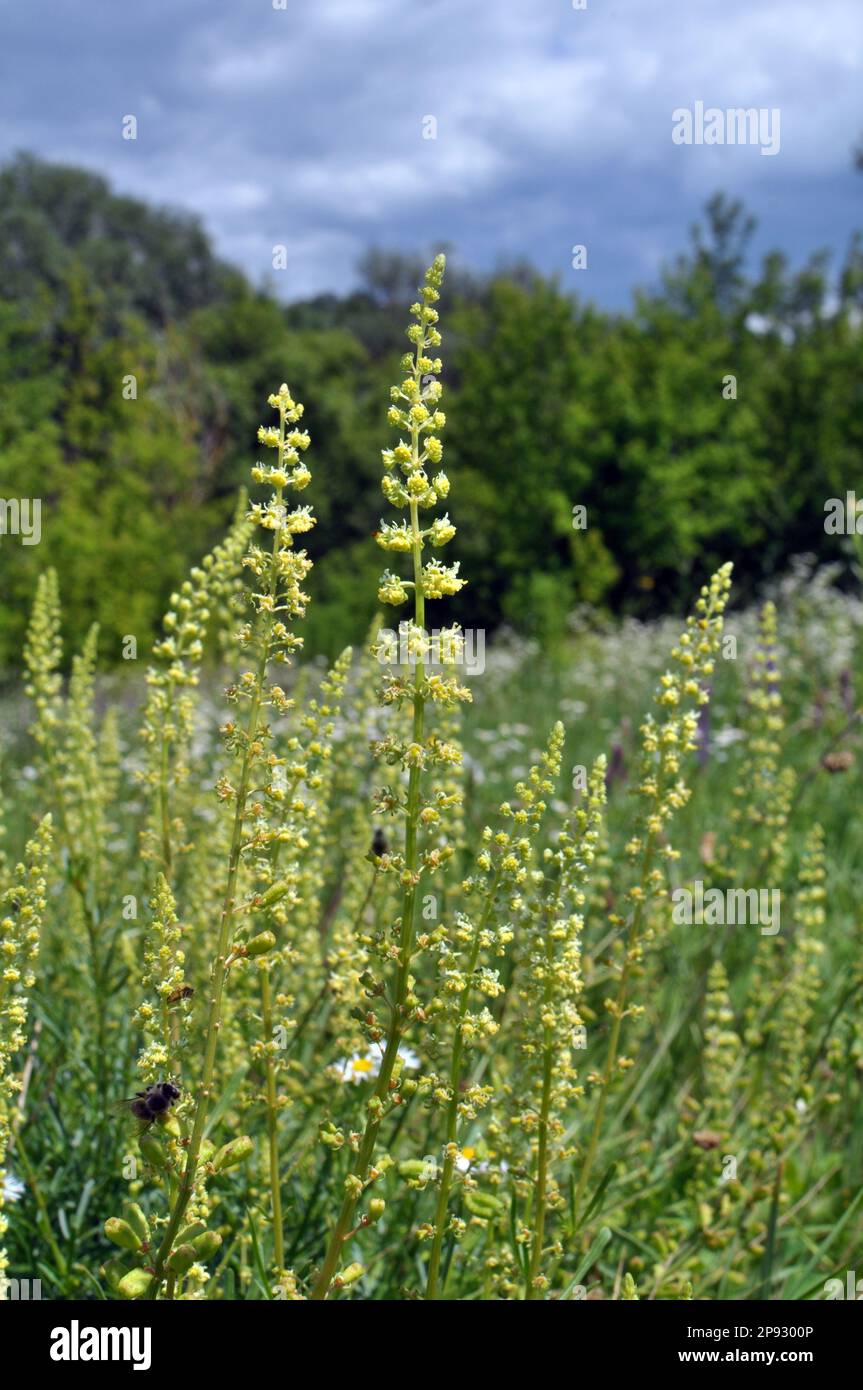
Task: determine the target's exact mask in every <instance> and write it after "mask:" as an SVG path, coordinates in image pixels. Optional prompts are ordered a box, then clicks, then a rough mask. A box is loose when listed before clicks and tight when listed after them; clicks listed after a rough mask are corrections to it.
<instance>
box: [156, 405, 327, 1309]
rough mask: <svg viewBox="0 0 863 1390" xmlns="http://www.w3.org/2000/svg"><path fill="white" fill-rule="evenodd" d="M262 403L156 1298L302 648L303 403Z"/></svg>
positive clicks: (187, 1179) (194, 1151) (176, 1223)
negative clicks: (256, 806) (219, 895)
mask: <svg viewBox="0 0 863 1390" xmlns="http://www.w3.org/2000/svg"><path fill="white" fill-rule="evenodd" d="M269 404H270V405H271V406H272V408H273V409H274V410H277V411H278V413H279V424H278V427H268V428H264V427H261V429H260V430H259V431H258V438H259V440H260V442H261V443H262V444H264V445H265V446H266V447H268V448H271V449H274V450H275V451H276V461H275V463H274V464H272V465H264V464H260V463H259V464H257V465H256V466H255V468H254V469H253V470H252V477H253V479H254V481H255V482H257V483H266V484H269V485H270V486H271V487H272V489H273V491H272V493H271V495H270V498H269V500H268V501H267V502H266V503H260V502H256V503H254V504H253V505H252V507H251V509H250V512H249V518H250V520H251V521H252V522H253V523H254V525H255V526H256V527H258V528H260V529H262V530H264V531H266V532H269V533H270V534H271V535H272V544H271V546H270V547H269V549H264V548H263V547H262V546H259V545H257V544H252V545H250V547H249V550H248V552H247V554H246V557H245V560H244V564H245V565H246V567H247V568H248V569H249V570H250V572H251V574H252V577H253V592H252V594H251V603H252V607H253V609H254V618H253V619H252V620H251V621H248V622H246V623H245V624H244V626H243V629H242V632H241V643H242V646H243V648H244V649H245V650H247V651H248V652H249V653H250V655H251V657H252V665H251V669H249V670H246V671H244V672H243V673H242V674H241V676H240V678H239V680H238V681H237V683H236V684H235V685H233V686H231V687H230V688H229V689H228V691H227V696H228V699H229V700H230V701H231V702H232V703H234V704H237V705H241V704H242V705H245V707H246V710H247V713H246V717H245V720H244V721H243V722H242V723H238V722H235V721H234V720H230V721H229V722H228V723H227V724H226V725H225V726H224V728H223V730H222V732H223V735H224V738H225V744H226V747H227V749H228V751H229V752H230V753H231V754H232V755H233V756H234V758H235V759H236V762H237V767H238V776H237V780H236V785H234V783H233V782H232V781H231V780H230V778H228V777H227V776H226V777H222V778H221V779H220V781H219V784H218V787H217V792H218V795H219V799H220V800H221V801H222V802H223V803H224V804H227V805H229V806H233V817H232V832H231V846H230V853H229V857H228V868H227V881H226V884H225V892H224V897H223V902H222V908H221V914H220V920H219V932H218V941H217V945H216V950H215V954H214V957H213V961H212V966H211V972H210V1007H209V1014H208V1018H207V1032H206V1042H205V1048H204V1062H203V1068H202V1072H201V1078H200V1083H199V1085H198V1090H197V1098H196V1102H195V1108H194V1114H193V1118H192V1127H191V1135H190V1137H189V1142H188V1148H187V1150H186V1163H185V1168H184V1171H183V1176H182V1179H181V1181H180V1183H179V1185H178V1188H177V1192H176V1196H175V1198H174V1202H173V1205H172V1209H171V1213H170V1217H169V1219H168V1223H167V1226H166V1229H165V1233H164V1236H163V1238H162V1242H161V1244H160V1246H159V1249H158V1251H157V1254H156V1258H155V1261H154V1266H153V1277H152V1281H151V1283H150V1285H149V1288H148V1294H149V1296H150V1297H155V1296H157V1294H158V1291H159V1288H160V1286H161V1283H162V1280H163V1278H164V1275H165V1269H166V1264H167V1262H168V1259H169V1257H170V1255H171V1251H172V1247H173V1245H174V1241H175V1238H176V1236H177V1233H178V1231H179V1230H180V1227H181V1224H182V1221H183V1217H184V1215H185V1212H186V1208H187V1206H188V1204H189V1201H190V1199H191V1197H192V1194H193V1191H194V1188H195V1180H196V1175H197V1171H198V1161H199V1157H200V1153H201V1145H202V1143H203V1139H204V1131H205V1128H206V1124H207V1117H208V1115H209V1112H210V1103H211V1099H212V1088H213V1081H214V1077H215V1067H216V1052H217V1048H218V1040H219V1029H220V1027H221V1022H222V996H223V993H224V989H225V982H226V980H227V976H228V971H229V969H230V966H231V964H232V963H233V962H234V961H236V960H239V959H242V958H243V957H244V956H248V955H256V954H258V945H259V943H258V942H256V941H255V940H254V939H253V940H252V941H248V940H247V928H246V927H245V925H244V924H243V923H242V921H241V919H240V918H239V913H238V893H239V880H240V874H241V867H242V864H243V860H244V856H245V855H247V853H248V852H249V850H250V848H251V849H258V848H260V845H261V839H262V834H263V832H261V831H257V832H256V834H255V835H252V836H251V837H250V832H249V826H248V820H249V806H248V802H249V798H250V796H251V795H252V791H253V785H252V784H253V777H254V775H255V774H256V773H257V772H259V771H261V770H263V773H264V775H265V776H266V775H267V772H268V770H271V769H272V765H273V760H274V755H272V754H271V753H269V752H268V751H267V746H268V744H269V742H270V739H271V730H270V727H269V725H268V724H267V723H266V721H265V718H264V711H265V710H267V709H273V710H275V711H276V713H282V712H283V711H284V709H285V708H286V707H287V698H286V696H285V693H284V691H283V689H282V687H281V686H280V685H277V684H274V683H271V682H270V679H269V668H270V665H271V663H274V664H285V663H287V662H288V661H289V660H290V656H291V654H292V653H293V652H294V651H296V650H297V648H298V647H300V646H301V645H302V639H301V638H299V637H297V636H295V635H294V634H293V633H292V632H291V631H290V629H289V627H288V623H290V622H293V621H294V620H295V619H297V618H299V617H301V616H302V615H303V613H304V612H305V604H306V595H305V594H304V593H303V591H302V589H301V587H300V586H301V584H302V582H303V580H304V579H305V577H306V575H307V574H308V571H309V569H310V568H311V560H310V559H309V558H308V555H307V554H306V552H305V551H304V550H297V549H296V548H295V545H294V537H295V536H297V535H300V534H302V533H303V532H305V531H308V530H310V528H311V527H312V526H313V525H314V518H313V517H312V515H311V511H310V509H309V508H308V507H296V508H294V509H293V510H292V511H288V509H287V507H286V505H285V502H284V495H285V491H286V489H289V488H293V489H295V490H297V491H300V490H302V489H304V488H305V487H307V486H308V484H309V482H310V481H311V474H310V472H309V470H308V468H307V467H306V466H305V464H304V463H303V462H302V460H301V458H300V454H301V452H304V451H305V450H306V449H307V448H308V445H309V436H308V434H306V433H305V432H304V431H302V430H300V429H298V428H297V426H298V424H299V421H300V420H301V418H302V414H303V407H302V406H301V405H298V404H296V403H295V402H294V401H293V399H292V398H291V394H290V391H289V390H288V387H287V386H286V385H285V384H282V386H281V387H280V388H279V391H278V393H276V394H275V395H271V396H270V397H269ZM262 935H263V936H264V938H265V939H264V940H263V942H262V943H260V945H262V946H263V947H264V948H266V947H267V945H268V940H267V939H266V938H267V934H262Z"/></svg>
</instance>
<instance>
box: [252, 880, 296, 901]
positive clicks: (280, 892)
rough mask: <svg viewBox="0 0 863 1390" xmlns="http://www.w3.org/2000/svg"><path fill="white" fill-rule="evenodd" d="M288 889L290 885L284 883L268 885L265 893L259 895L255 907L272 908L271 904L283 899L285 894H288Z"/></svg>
mask: <svg viewBox="0 0 863 1390" xmlns="http://www.w3.org/2000/svg"><path fill="white" fill-rule="evenodd" d="M290 888H291V885H290V883H286V882H284V881H283V882H282V883H272V884H270V887H269V888H268V889H267V890H266V892H265V893H261V894H260V896H259V898H258V902H257V906H258V907H272V905H273V903H277V902H278V901H279V899H280V898H283V897H284V896H285V894H286V893H288V892H290Z"/></svg>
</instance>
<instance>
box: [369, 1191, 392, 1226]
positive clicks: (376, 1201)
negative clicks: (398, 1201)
mask: <svg viewBox="0 0 863 1390" xmlns="http://www.w3.org/2000/svg"><path fill="white" fill-rule="evenodd" d="M386 1206H387V1204H386V1202H385V1201H384V1199H383V1197H373V1198H372V1200H371V1201H370V1202H369V1210H368V1218H369V1222H370V1223H371V1222H375V1221H380V1219H381V1217H382V1216H383V1214H384V1212H385V1211H386Z"/></svg>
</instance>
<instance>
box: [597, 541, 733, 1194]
mask: <svg viewBox="0 0 863 1390" xmlns="http://www.w3.org/2000/svg"><path fill="white" fill-rule="evenodd" d="M731 569H732V567H731V565H730V564H727V565H723V566H722V568H721V569H719V570H717V572H716V574H714V575H713V577H712V579H711V580H710V583H709V584H707V585H704V586H703V587H702V590H701V595H700V597H699V599H698V601H697V603H696V605H695V612H694V613H693V614H691V615H690V616H689V617H688V618H687V620H686V628H685V630H684V632H683V634H682V635H681V638H680V641H679V643H678V645H677V646H676V647H674V648H673V649H672V653H671V655H672V658H673V660H674V662H675V665H676V668H677V669H676V670H674V671H666V673H665V674H664V675H663V676H661V677H660V682H659V687H658V689H657V692H656V696H655V699H656V703H657V705H658V706H659V710H660V716H659V718H658V719H657V718H656V717H655V716H654V715H653V714H648V715H647V717H646V718H645V721H644V723H643V724H642V726H641V777H640V782H639V785H638V788H637V795H638V796H639V797H640V798H641V803H642V811H641V815H640V818H639V824H638V828H637V832H636V834H635V835H634V836H633V837H632V839H631V840H630V841H629V844H628V845H627V855H628V857H629V859H630V862H631V863H632V864H633V866H634V867H635V870H636V874H637V882H636V884H635V885H634V886H633V887H632V888H631V889H630V892H629V903H630V907H631V912H630V916H629V921H628V923H627V925H626V930H625V935H624V945H623V963H622V965H621V966H620V967H619V976H618V986H617V990H616V992H615V994H614V996H613V997H612V998H608V999H606V1000H605V1008H606V1012H607V1013H608V1015H609V1017H610V1019H611V1028H610V1031H609V1036H608V1046H607V1049H606V1056H605V1064H604V1066H603V1069H602V1073H601V1075H600V1076H599V1078H598V1081H599V1087H600V1090H599V1099H598V1101H597V1104H596V1108H595V1111H594V1119H593V1125H592V1127H591V1130H590V1135H589V1138H588V1142H587V1148H586V1151H585V1155H584V1159H583V1162H582V1165H581V1173H580V1176H579V1180H578V1185H577V1188H576V1192H575V1197H574V1203H573V1205H574V1208H575V1216H576V1219H577V1218H578V1215H579V1213H580V1211H581V1207H582V1203H583V1200H584V1194H585V1191H586V1188H587V1184H588V1181H589V1179H590V1174H591V1171H592V1169H593V1163H594V1160H595V1158H596V1152H597V1148H598V1146H599V1138H600V1135H601V1133H602V1123H603V1119H604V1116H605V1107H606V1102H607V1099H608V1091H609V1087H610V1086H611V1083H612V1080H613V1078H614V1076H615V1075H616V1074H617V1072H619V1071H621V1070H625V1069H626V1068H627V1067H628V1066H629V1060H628V1059H627V1058H625V1057H618V1047H619V1043H620V1035H621V1030H622V1028H623V1021H624V1019H625V1018H626V1017H627V1015H628V1014H629V1015H632V1016H633V1017H637V1016H638V1015H639V1014H641V1013H642V1012H643V1010H642V1008H641V1007H640V1006H639V1005H631V1004H628V1003H627V996H628V992H629V981H630V976H631V974H632V971H633V969H634V968H635V967H636V966H637V964H638V962H639V961H640V960H641V956H642V952H643V946H644V942H643V928H644V925H645V921H646V915H647V912H648V909H649V908H650V906H651V903H652V902H654V901H655V900H657V899H660V898H662V897H664V896H666V889H665V886H664V877H663V873H662V870H661V869H660V868H659V866H658V865H657V864H656V862H655V861H656V860H657V859H658V858H661V859H665V860H666V861H669V860H673V859H676V858H677V857H678V851H677V850H675V849H673V847H672V846H671V845H670V844H669V843H668V842H667V840H666V839H665V830H666V827H667V826H668V824H669V822H670V821H671V819H672V817H673V816H674V813H675V811H677V810H679V809H680V808H681V807H682V806H684V805H685V804H686V802H687V801H688V799H689V795H690V789H689V787H688V786H687V785H686V783H685V782H684V781H683V779H682V777H681V776H680V771H681V766H682V763H683V759H684V758H685V757H686V755H687V754H688V753H693V752H695V749H696V746H697V744H696V736H697V733H698V711H699V709H700V708H701V706H703V705H705V704H707V701H708V699H709V696H708V693H707V689H706V688H705V684H704V683H705V682H706V681H707V680H708V679H709V677H710V676H711V675H712V674H713V671H714V666H715V662H716V658H717V656H718V654H719V653H720V651H721V645H722V630H723V623H724V613H725V608H726V605H727V603H728V594H729V591H730V589H731Z"/></svg>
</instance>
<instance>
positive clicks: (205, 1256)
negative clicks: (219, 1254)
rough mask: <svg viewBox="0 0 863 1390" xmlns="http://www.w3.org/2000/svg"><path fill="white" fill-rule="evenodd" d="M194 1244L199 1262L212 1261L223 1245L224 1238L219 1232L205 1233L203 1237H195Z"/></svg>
mask: <svg viewBox="0 0 863 1390" xmlns="http://www.w3.org/2000/svg"><path fill="white" fill-rule="evenodd" d="M192 1244H193V1245H194V1247H195V1253H196V1255H197V1257H198V1259H199V1260H211V1259H212V1258H213V1256H214V1255H215V1253H216V1251H217V1250H218V1248H219V1246H220V1245H221V1244H222V1237H221V1236H220V1235H219V1232H218V1231H204V1233H203V1235H200V1236H196V1237H195V1239H194V1240H193V1241H192Z"/></svg>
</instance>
